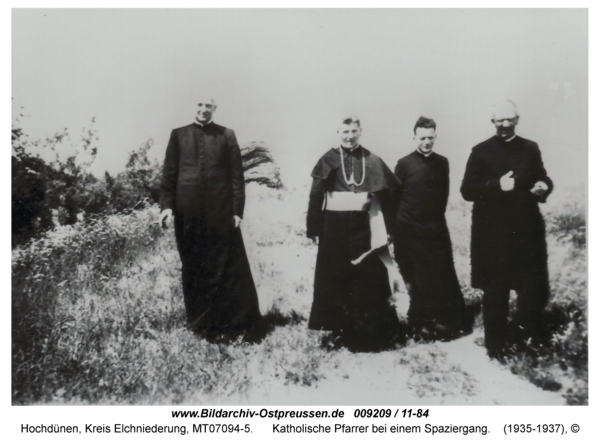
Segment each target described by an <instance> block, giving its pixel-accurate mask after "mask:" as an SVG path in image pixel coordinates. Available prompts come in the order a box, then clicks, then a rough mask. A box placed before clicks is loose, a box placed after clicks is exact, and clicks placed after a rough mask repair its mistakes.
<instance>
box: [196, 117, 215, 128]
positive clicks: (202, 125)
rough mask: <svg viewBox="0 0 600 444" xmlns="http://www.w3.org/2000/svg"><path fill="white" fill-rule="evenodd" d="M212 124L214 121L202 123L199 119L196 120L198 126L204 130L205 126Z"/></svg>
mask: <svg viewBox="0 0 600 444" xmlns="http://www.w3.org/2000/svg"><path fill="white" fill-rule="evenodd" d="M211 122H212V119H210V120H209V121H208V122H206V123H200V122H199V121H198V119H196V123H197V124H198V125H200V126H201V127H203V128H204V126H205V125H208V124H209V123H211Z"/></svg>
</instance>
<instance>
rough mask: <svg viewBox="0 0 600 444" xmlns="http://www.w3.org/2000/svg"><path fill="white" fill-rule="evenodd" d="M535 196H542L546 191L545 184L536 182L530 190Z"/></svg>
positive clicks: (546, 186)
mask: <svg viewBox="0 0 600 444" xmlns="http://www.w3.org/2000/svg"><path fill="white" fill-rule="evenodd" d="M530 191H531V192H532V193H533V194H535V195H536V196H540V197H541V196H542V195H543V194H544V193H545V192H546V191H548V185H547V184H546V182H542V181H541V180H540V181H537V182H536V183H535V185H534V186H533V188H532V189H531V190H530Z"/></svg>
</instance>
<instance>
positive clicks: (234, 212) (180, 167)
mask: <svg viewBox="0 0 600 444" xmlns="http://www.w3.org/2000/svg"><path fill="white" fill-rule="evenodd" d="M216 108H217V106H216V104H215V103H214V100H213V99H207V100H201V101H200V102H199V103H198V109H197V114H196V121H195V122H194V123H192V124H191V125H187V126H184V127H181V128H177V129H174V130H173V131H172V132H171V138H170V140H169V144H168V146H167V152H166V156H165V162H164V167H163V177H162V182H161V199H160V205H161V215H160V219H159V222H160V223H161V224H165V223H166V222H167V221H168V220H169V219H170V217H171V216H174V218H175V220H174V226H175V238H176V240H177V248H178V250H179V256H180V258H181V264H182V269H181V271H182V273H181V274H182V284H183V296H184V302H185V309H186V314H187V321H188V325H189V326H190V328H192V329H193V330H194V331H196V332H198V333H201V334H203V335H204V336H205V337H206V338H207V339H211V338H212V339H217V338H220V337H230V336H232V335H237V334H239V333H243V332H247V331H248V330H251V329H252V328H253V326H255V325H256V323H257V321H258V320H259V319H260V317H261V315H260V311H259V307H258V297H257V294H256V288H255V286H254V281H253V279H252V274H251V271H250V265H249V263H248V258H247V256H246V251H245V248H244V242H243V240H242V233H241V231H240V223H241V222H242V217H243V215H244V204H245V190H244V186H245V183H244V171H243V169H242V161H241V155H240V148H239V146H238V143H237V140H236V137H235V133H234V132H233V131H232V130H231V129H229V128H225V127H223V126H220V125H217V124H216V123H214V122H213V121H212V116H213V113H214V111H215V110H216Z"/></svg>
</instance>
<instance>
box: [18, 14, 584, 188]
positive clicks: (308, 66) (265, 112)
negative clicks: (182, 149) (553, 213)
mask: <svg viewBox="0 0 600 444" xmlns="http://www.w3.org/2000/svg"><path fill="white" fill-rule="evenodd" d="M587 18H588V17H587V11H586V10H584V9H570V10H569V9H551V10H542V9H533V10H532V9H527V10H520V9H519V10H517V9H502V10H498V9H491V10H490V9H488V10H474V9H454V10H439V9H437V10H435V9H430V10H410V9H408V10H381V9H380V10H363V9H356V10H340V9H337V10H319V9H318V10H168V9H166V10H116V9H115V10H112V9H109V10H97V9H91V10H31V9H28V10H24V9H22V10H14V11H13V16H12V26H13V28H12V37H13V41H12V49H13V53H12V96H13V100H14V104H15V105H16V106H17V107H23V109H24V113H25V114H26V118H24V119H22V125H23V127H24V129H25V130H26V132H28V133H29V134H30V135H31V136H33V137H44V136H46V135H49V134H52V133H54V132H56V131H60V130H62V129H63V128H69V129H70V130H71V131H72V132H73V133H75V134H77V133H78V132H79V131H80V129H81V128H82V127H84V126H87V125H89V123H90V121H91V118H92V116H95V117H96V125H95V127H96V129H97V131H98V135H99V138H100V148H99V154H98V157H97V160H96V162H95V164H94V167H93V172H94V173H95V174H96V175H101V174H103V172H104V171H105V170H108V171H109V172H110V173H112V174H115V173H118V172H119V171H122V170H123V169H124V166H125V162H126V159H127V152H128V151H130V150H132V149H135V148H137V147H138V146H140V145H141V144H142V143H143V142H144V141H146V140H147V139H149V138H152V139H154V141H155V146H154V148H153V151H152V152H151V156H152V157H156V158H158V159H159V160H160V161H161V162H162V159H163V157H164V151H165V148H166V144H167V141H168V137H169V134H170V131H171V129H172V128H177V127H180V126H184V125H187V124H189V123H191V122H192V120H193V114H194V105H195V103H196V98H197V97H198V96H201V95H203V94H205V93H206V94H210V95H214V96H215V98H216V100H217V103H218V110H217V113H216V114H215V117H214V120H215V121H216V122H217V123H220V124H222V125H225V126H227V127H230V128H232V129H234V130H235V132H236V134H237V137H238V141H239V142H240V143H242V144H243V143H246V142H250V141H255V140H262V141H265V142H266V143H267V144H268V145H269V146H270V147H271V149H272V152H273V154H274V156H275V158H276V161H277V162H278V164H279V165H280V167H281V169H282V175H283V180H284V182H285V183H286V184H287V185H291V186H295V185H300V184H304V183H309V181H310V172H311V169H312V167H313V166H314V164H315V163H316V161H317V159H318V158H319V156H320V155H322V154H323V153H324V152H325V151H326V150H327V149H328V148H330V147H331V146H333V145H335V144H337V142H338V139H337V136H336V134H335V130H336V126H337V122H338V120H339V118H340V117H342V116H343V115H345V114H347V113H355V114H357V115H359V117H360V118H361V120H362V123H363V128H364V129H363V139H362V143H363V145H364V146H365V147H367V148H369V149H371V150H372V151H373V152H375V153H377V154H379V155H380V156H381V157H383V159H384V160H385V161H386V162H387V163H388V165H389V166H390V167H391V168H392V169H393V167H394V166H395V163H396V161H397V160H398V159H399V158H400V157H402V156H405V155H407V154H409V153H410V152H411V151H412V150H413V149H414V143H413V140H412V128H413V125H414V122H415V121H416V119H417V118H418V117H419V116H420V115H424V116H427V117H431V118H433V119H435V120H436V121H437V123H438V140H437V143H436V146H435V150H436V151H437V152H439V153H440V154H442V155H444V156H446V157H448V159H449V160H450V168H451V187H452V189H453V193H456V191H457V190H458V187H459V186H460V180H461V179H462V175H463V173H464V168H465V164H466V160H467V158H468V155H469V153H470V150H471V148H472V147H473V146H474V145H475V144H477V143H479V142H481V141H482V140H485V139H486V138H488V137H490V136H491V135H492V134H493V132H494V129H493V126H492V124H491V122H490V120H489V119H490V117H491V116H490V112H491V106H492V105H493V103H494V102H496V101H498V100H502V99H506V98H510V99H512V100H514V101H515V102H516V103H517V105H518V107H519V111H520V114H521V120H520V123H519V126H518V127H517V133H518V134H520V135H522V136H523V137H526V138H529V139H532V140H534V141H536V142H538V143H539V145H540V148H541V150H542V155H543V158H544V161H545V164H546V167H547V170H548V173H549V175H550V176H551V177H552V178H553V179H554V181H555V184H556V187H557V191H558V190H559V189H560V188H561V187H567V186H571V185H579V184H585V183H586V179H587V146H588V140H587V136H588V115H587V108H588V77H587V72H588V43H587V42H588V26H587V23H588V22H587Z"/></svg>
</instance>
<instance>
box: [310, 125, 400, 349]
mask: <svg viewBox="0 0 600 444" xmlns="http://www.w3.org/2000/svg"><path fill="white" fill-rule="evenodd" d="M338 134H339V135H340V137H341V142H342V143H341V146H339V147H335V148H332V149H330V150H329V151H328V152H327V153H325V155H324V156H323V157H321V159H319V161H318V162H317V164H316V166H315V167H314V169H313V172H312V177H313V183H312V188H311V191H310V200H309V205H308V214H307V236H308V237H309V238H311V239H313V241H314V242H315V243H317V244H318V245H319V251H318V254H317V265H316V269H315V284H314V300H313V305H312V309H311V313H310V319H309V321H308V327H309V328H311V329H314V330H326V331H331V332H333V335H334V337H335V338H336V341H337V342H338V343H340V344H342V345H344V346H346V347H348V349H350V350H352V351H363V352H366V351H378V350H383V349H389V348H391V347H393V346H394V344H396V343H397V342H398V341H400V340H402V337H401V328H400V321H399V319H398V315H397V314H396V310H395V309H394V307H393V306H392V305H390V301H389V299H390V296H391V294H392V292H391V289H390V284H389V281H388V272H387V268H386V266H385V265H384V263H383V262H382V258H383V259H384V260H385V259H387V258H389V252H387V241H388V237H387V231H386V227H388V229H391V228H392V224H393V208H392V207H393V203H392V200H391V192H393V191H394V189H395V188H396V187H397V185H398V179H396V177H395V176H394V174H393V173H392V172H391V171H390V169H389V168H388V167H387V166H386V165H385V163H384V162H383V161H382V160H381V159H380V158H379V157H377V156H376V155H375V154H373V153H371V152H370V151H369V150H367V149H366V148H364V147H362V146H361V145H360V144H359V138H360V134H361V127H360V121H359V120H358V118H356V117H350V118H347V119H344V120H343V121H342V124H341V125H340V128H339V130H338ZM386 253H387V254H386Z"/></svg>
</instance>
